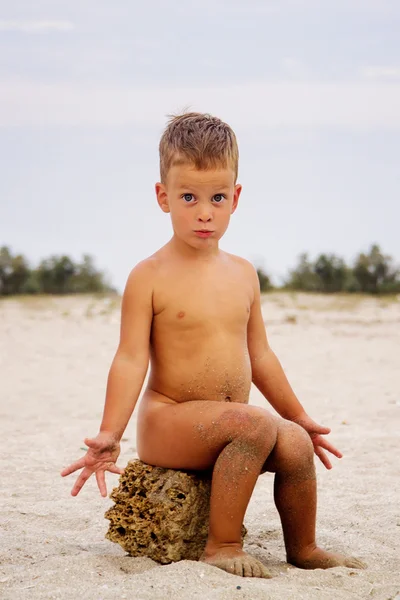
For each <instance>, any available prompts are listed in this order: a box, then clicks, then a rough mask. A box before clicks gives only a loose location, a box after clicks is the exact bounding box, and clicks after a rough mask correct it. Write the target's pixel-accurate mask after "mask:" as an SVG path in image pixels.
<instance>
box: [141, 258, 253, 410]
mask: <svg viewBox="0 0 400 600" xmlns="http://www.w3.org/2000/svg"><path fill="white" fill-rule="evenodd" d="M156 258H157V262H158V265H157V269H156V270H155V273H156V275H155V280H154V292H153V312H154V316H153V322H152V330H151V340H150V343H151V374H150V379H149V386H148V387H149V389H150V390H153V391H155V392H157V393H158V394H161V395H162V396H164V397H166V398H167V399H170V400H173V401H175V402H185V401H188V400H215V401H226V402H247V401H248V396H249V392H250V385H251V365H250V358H249V353H248V348H247V323H248V320H249V314H250V307H251V304H252V302H253V297H254V290H253V287H252V282H251V280H250V277H249V271H248V268H246V267H245V261H243V260H242V259H239V258H238V257H234V256H232V255H230V254H226V253H223V252H221V253H220V254H219V255H218V257H217V258H216V259H215V260H212V261H200V260H197V261H195V262H191V263H188V262H186V261H171V260H170V259H168V260H167V258H166V257H165V256H163V254H162V252H160V256H159V257H157V255H156Z"/></svg>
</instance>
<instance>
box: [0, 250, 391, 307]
mask: <svg viewBox="0 0 400 600" xmlns="http://www.w3.org/2000/svg"><path fill="white" fill-rule="evenodd" d="M257 274H258V279H259V281H260V288H261V291H262V292H269V291H271V290H272V289H274V286H273V285H272V283H271V279H270V277H269V276H268V274H267V273H266V272H265V271H264V270H263V269H262V268H258V269H257ZM279 289H284V290H296V291H304V292H322V293H328V294H333V293H335V292H358V293H365V294H399V293H400V270H399V268H398V267H395V266H394V264H393V259H392V258H391V257H390V256H387V255H385V254H383V253H382V251H381V249H380V247H379V246H377V245H373V246H371V248H370V250H369V252H368V253H366V254H364V253H361V254H359V255H358V256H357V258H356V260H355V261H354V264H352V265H347V264H346V263H345V261H344V260H343V259H342V258H340V257H339V256H336V255H334V254H320V255H319V256H318V257H317V258H316V259H315V260H314V261H312V260H310V259H309V258H308V255H307V254H302V255H301V256H300V257H299V260H298V264H297V266H296V267H295V268H294V269H292V270H291V271H289V274H288V276H287V278H286V279H285V281H284V283H283V285H282V286H280V287H279ZM98 292H103V293H104V292H115V289H113V288H112V287H111V286H110V285H109V283H108V282H107V281H106V280H105V277H104V274H103V273H102V272H101V271H98V270H97V269H96V267H95V266H94V261H93V258H92V257H91V256H89V255H88V254H85V255H84V256H83V258H82V262H78V263H76V262H74V261H73V260H72V259H71V258H69V257H68V256H51V257H50V258H46V259H44V260H42V261H41V262H40V263H39V265H37V266H36V267H33V268H32V267H31V266H30V265H29V263H28V261H27V259H26V258H25V257H24V256H23V255H22V254H13V253H12V252H11V250H10V249H9V248H8V247H7V246H3V247H1V248H0V296H14V295H17V294H85V293H98Z"/></svg>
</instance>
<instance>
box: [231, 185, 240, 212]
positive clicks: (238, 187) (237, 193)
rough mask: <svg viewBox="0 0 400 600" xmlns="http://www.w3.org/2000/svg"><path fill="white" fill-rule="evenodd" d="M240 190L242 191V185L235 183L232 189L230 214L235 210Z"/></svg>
mask: <svg viewBox="0 0 400 600" xmlns="http://www.w3.org/2000/svg"><path fill="white" fill-rule="evenodd" d="M241 191H242V186H241V185H240V183H238V184H237V185H235V189H234V191H233V202H232V211H231V214H233V213H234V212H235V210H236V209H237V205H238V202H239V196H240V193H241Z"/></svg>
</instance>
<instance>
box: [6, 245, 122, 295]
mask: <svg viewBox="0 0 400 600" xmlns="http://www.w3.org/2000/svg"><path fill="white" fill-rule="evenodd" d="M114 291H115V290H114V289H113V288H112V287H111V286H110V285H109V284H108V283H107V281H106V280H105V276H104V274H103V273H102V272H101V271H98V270H97V269H96V267H95V265H94V260H93V258H92V257H91V256H90V255H89V254H84V255H83V257H82V261H81V262H74V261H73V260H72V259H71V258H70V257H69V256H65V255H62V256H50V257H49V258H46V259H44V260H42V261H41V262H40V263H39V264H38V265H37V266H36V267H31V266H30V264H29V262H28V260H27V259H26V258H25V257H24V256H23V255H22V254H13V253H12V252H11V250H10V248H8V247H7V246H2V247H1V248H0V296H14V295H17V294H82V293H98V292H114Z"/></svg>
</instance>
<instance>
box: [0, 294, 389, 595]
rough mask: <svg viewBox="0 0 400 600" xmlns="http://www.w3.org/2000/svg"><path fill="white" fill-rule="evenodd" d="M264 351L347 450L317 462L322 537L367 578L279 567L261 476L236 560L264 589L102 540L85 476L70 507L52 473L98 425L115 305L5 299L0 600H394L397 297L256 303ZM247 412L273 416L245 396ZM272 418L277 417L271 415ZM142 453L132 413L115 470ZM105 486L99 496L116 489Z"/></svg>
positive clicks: (96, 499) (0, 337)
mask: <svg viewBox="0 0 400 600" xmlns="http://www.w3.org/2000/svg"><path fill="white" fill-rule="evenodd" d="M263 310H264V317H265V322H266V324H267V331H268V334H269V339H270V343H271V346H272V347H273V349H274V350H275V351H276V353H277V355H278V357H279V358H280V360H281V362H282V364H283V366H284V368H285V371H286V373H287V375H288V377H289V380H290V382H291V383H292V385H293V387H294V389H295V391H296V392H297V394H298V396H299V398H300V399H301V401H302V402H303V404H304V405H305V407H306V409H307V410H308V412H309V414H310V415H311V416H312V417H313V418H314V419H315V420H316V421H317V422H320V423H322V424H324V425H328V426H330V427H331V428H332V433H331V435H330V439H331V441H332V442H333V443H334V444H335V445H337V446H338V447H339V448H340V449H341V450H342V452H343V453H344V458H343V459H342V460H340V461H339V460H337V459H335V458H333V463H334V468H333V469H332V471H327V470H325V469H324V467H323V466H322V465H320V464H318V465H317V473H318V490H319V508H318V526H317V531H318V542H319V544H320V545H322V546H324V547H325V548H327V549H331V550H336V551H340V552H344V553H349V554H352V555H355V556H357V557H359V558H361V559H362V560H364V561H365V562H366V563H367V565H368V568H367V569H366V570H365V571H356V570H352V569H345V568H335V569H330V570H327V571H323V570H316V571H304V570H300V569H296V568H294V567H291V566H289V565H288V564H287V563H286V562H285V552H284V545H283V539H282V532H281V528H280V523H279V519H278V515H277V512H276V509H275V507H274V503H273V499H272V484H273V477H272V475H270V474H265V475H263V476H261V477H260V478H259V480H258V483H257V486H256V489H255V492H254V494H253V497H252V499H251V502H250V505H249V507H248V511H247V514H246V519H245V524H246V526H247V528H248V536H247V538H246V545H245V549H246V550H247V551H248V552H250V553H251V554H253V555H254V556H256V557H257V558H259V559H260V560H261V561H262V562H264V563H265V564H266V565H268V566H269V568H270V571H271V573H272V575H273V578H272V579H270V580H262V579H253V580H252V579H244V578H240V577H236V576H234V575H229V574H227V573H225V572H223V571H221V570H219V569H216V568H214V567H210V566H208V565H204V564H202V563H197V562H190V561H183V562H180V563H175V564H171V565H167V566H160V565H158V564H156V563H154V562H153V561H151V560H150V559H146V558H131V557H128V556H126V555H125V553H124V552H123V550H122V549H121V548H120V547H119V546H117V545H116V544H113V543H112V542H109V541H107V540H105V538H104V536H105V533H106V531H107V528H108V521H106V520H105V519H104V513H105V511H106V509H107V508H108V507H109V506H110V505H111V504H112V503H111V501H110V500H109V499H108V498H106V499H103V498H101V497H100V494H99V492H98V490H97V486H96V484H95V480H94V478H93V479H92V480H90V481H89V482H88V483H87V484H86V486H85V487H84V489H83V490H82V492H81V493H80V495H79V496H78V497H77V498H72V497H71V496H70V490H71V487H72V485H73V481H74V476H71V477H69V478H66V479H62V478H61V477H60V475H59V472H60V470H61V468H62V467H63V466H65V465H67V464H69V463H70V462H72V461H73V460H76V459H77V458H79V457H80V456H81V455H82V454H83V449H82V448H83V445H84V444H83V439H84V437H86V436H94V435H95V434H96V433H97V431H98V426H99V422H100V418H101V414H102V408H103V400H104V391H105V385H106V378H107V374H108V369H109V366H110V363H111V360H112V358H113V355H114V352H115V349H116V345H117V341H118V335H119V300H118V299H113V298H111V299H107V298H105V299H101V298H90V297H86V296H85V297H66V298H22V299H19V300H15V299H5V300H2V301H1V302H0V374H1V379H0V390H1V395H0V440H1V452H0V494H1V505H0V598H2V599H3V600H8V599H9V600H11V599H12V600H16V599H17V600H19V599H33V600H35V599H39V598H40V599H42V598H43V599H44V598H46V599H47V598H57V599H58V598H60V599H68V600H70V599H72V600H74V599H75V598H76V599H78V598H79V599H84V600H86V599H87V600H92V599H93V600H100V599H101V600H102V599H104V600H106V599H109V598H110V599H111V598H118V599H120V598H129V599H135V600H147V599H160V600H161V599H167V598H173V599H174V600H180V599H188V600H194V599H202V600H214V599H220V600H223V599H229V600H231V599H232V598H233V599H237V600H243V599H248V600H258V599H261V598H262V599H263V600H265V599H278V598H279V599H285V600H290V599H296V600H300V599H303V598H304V599H318V600H325V599H326V600H333V599H334V600H342V599H343V600H344V599H354V598H362V599H375V600H377V599H379V600H380V599H382V600H383V599H384V600H389V598H391V599H394V598H396V597H398V598H400V543H399V534H400V514H399V513H400V495H399V484H400V466H399V465H400V461H399V446H400V444H399V432H400V299H397V300H396V299H391V300H390V301H387V300H380V299H372V298H365V299H360V298H358V297H336V296H333V297H322V296H311V295H305V294H283V293H273V294H270V295H268V296H266V297H265V298H264V305H263ZM251 403H253V404H257V405H260V406H265V407H267V406H268V405H267V402H266V401H265V400H264V399H263V398H262V397H261V395H260V394H259V393H258V391H257V390H255V389H253V391H252V395H251ZM270 410H271V411H272V408H270ZM133 457H136V447H135V416H134V417H133V418H132V420H131V422H130V424H129V425H128V428H127V430H126V432H125V435H124V438H123V441H122V453H121V456H120V460H119V465H120V466H124V465H125V464H126V463H127V462H128V460H130V459H131V458H133ZM117 479H118V478H117V476H115V475H109V476H108V478H107V481H108V491H109V492H110V491H111V489H112V488H113V487H114V486H116V485H117Z"/></svg>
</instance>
